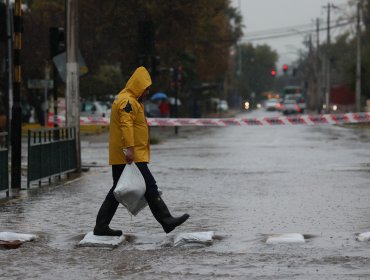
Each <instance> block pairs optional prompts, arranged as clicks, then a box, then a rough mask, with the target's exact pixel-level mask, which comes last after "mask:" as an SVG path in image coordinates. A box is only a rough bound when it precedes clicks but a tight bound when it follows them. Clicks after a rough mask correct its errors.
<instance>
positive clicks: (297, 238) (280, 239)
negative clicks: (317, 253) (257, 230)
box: [266, 233, 305, 244]
mask: <svg viewBox="0 0 370 280" xmlns="http://www.w3.org/2000/svg"><path fill="white" fill-rule="evenodd" d="M289 243H298V244H299V243H305V240H304V236H303V234H301V233H285V234H274V235H270V236H269V237H267V240H266V244H289Z"/></svg>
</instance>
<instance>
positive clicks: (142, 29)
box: [138, 19, 155, 55]
mask: <svg viewBox="0 0 370 280" xmlns="http://www.w3.org/2000/svg"><path fill="white" fill-rule="evenodd" d="M138 31H139V34H138V50H139V53H140V54H141V55H151V54H153V53H154V51H155V29H154V23H153V21H152V20H150V19H144V20H141V21H139V26H138Z"/></svg>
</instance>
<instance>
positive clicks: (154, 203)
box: [146, 195, 189, 233]
mask: <svg viewBox="0 0 370 280" xmlns="http://www.w3.org/2000/svg"><path fill="white" fill-rule="evenodd" d="M146 200H147V202H148V205H149V208H150V210H151V211H152V213H153V216H154V218H155V219H156V220H157V221H158V222H159V223H160V224H161V225H162V227H163V230H164V231H165V232H166V233H169V232H171V231H173V230H174V229H175V228H176V227H178V226H179V225H181V224H182V223H184V222H185V221H186V220H187V219H188V218H189V215H188V214H184V215H182V216H181V217H172V216H171V214H170V211H169V210H168V208H167V206H166V204H165V203H164V201H163V200H162V198H161V197H160V196H159V195H156V196H153V197H150V198H146Z"/></svg>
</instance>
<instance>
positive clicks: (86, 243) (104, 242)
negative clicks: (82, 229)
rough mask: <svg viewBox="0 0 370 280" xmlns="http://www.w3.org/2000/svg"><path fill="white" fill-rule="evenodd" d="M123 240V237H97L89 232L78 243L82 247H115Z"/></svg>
mask: <svg viewBox="0 0 370 280" xmlns="http://www.w3.org/2000/svg"><path fill="white" fill-rule="evenodd" d="M124 240H125V236H124V235H121V236H97V235H94V233H93V232H92V231H91V232H89V233H87V234H86V235H85V237H84V238H83V239H82V240H81V241H80V242H79V243H78V245H79V246H82V247H108V248H113V247H117V246H118V245H119V244H121V243H122V242H123V241H124Z"/></svg>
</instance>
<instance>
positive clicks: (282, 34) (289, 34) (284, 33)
mask: <svg viewBox="0 0 370 280" xmlns="http://www.w3.org/2000/svg"><path fill="white" fill-rule="evenodd" d="M353 22H354V19H353V20H351V21H347V22H344V23H337V24H336V25H333V26H331V28H338V27H343V26H346V25H349V24H351V23H353ZM307 27H309V26H307ZM324 30H326V28H325V27H323V28H320V30H319V31H324ZM316 31H317V30H316V29H306V30H292V28H290V29H287V30H282V31H281V32H280V34H276V32H275V34H274V35H269V33H267V34H256V35H255V36H250V37H249V36H243V39H244V40H247V41H259V40H266V39H278V38H284V37H293V36H297V35H302V34H301V33H307V34H308V33H312V32H316Z"/></svg>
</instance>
